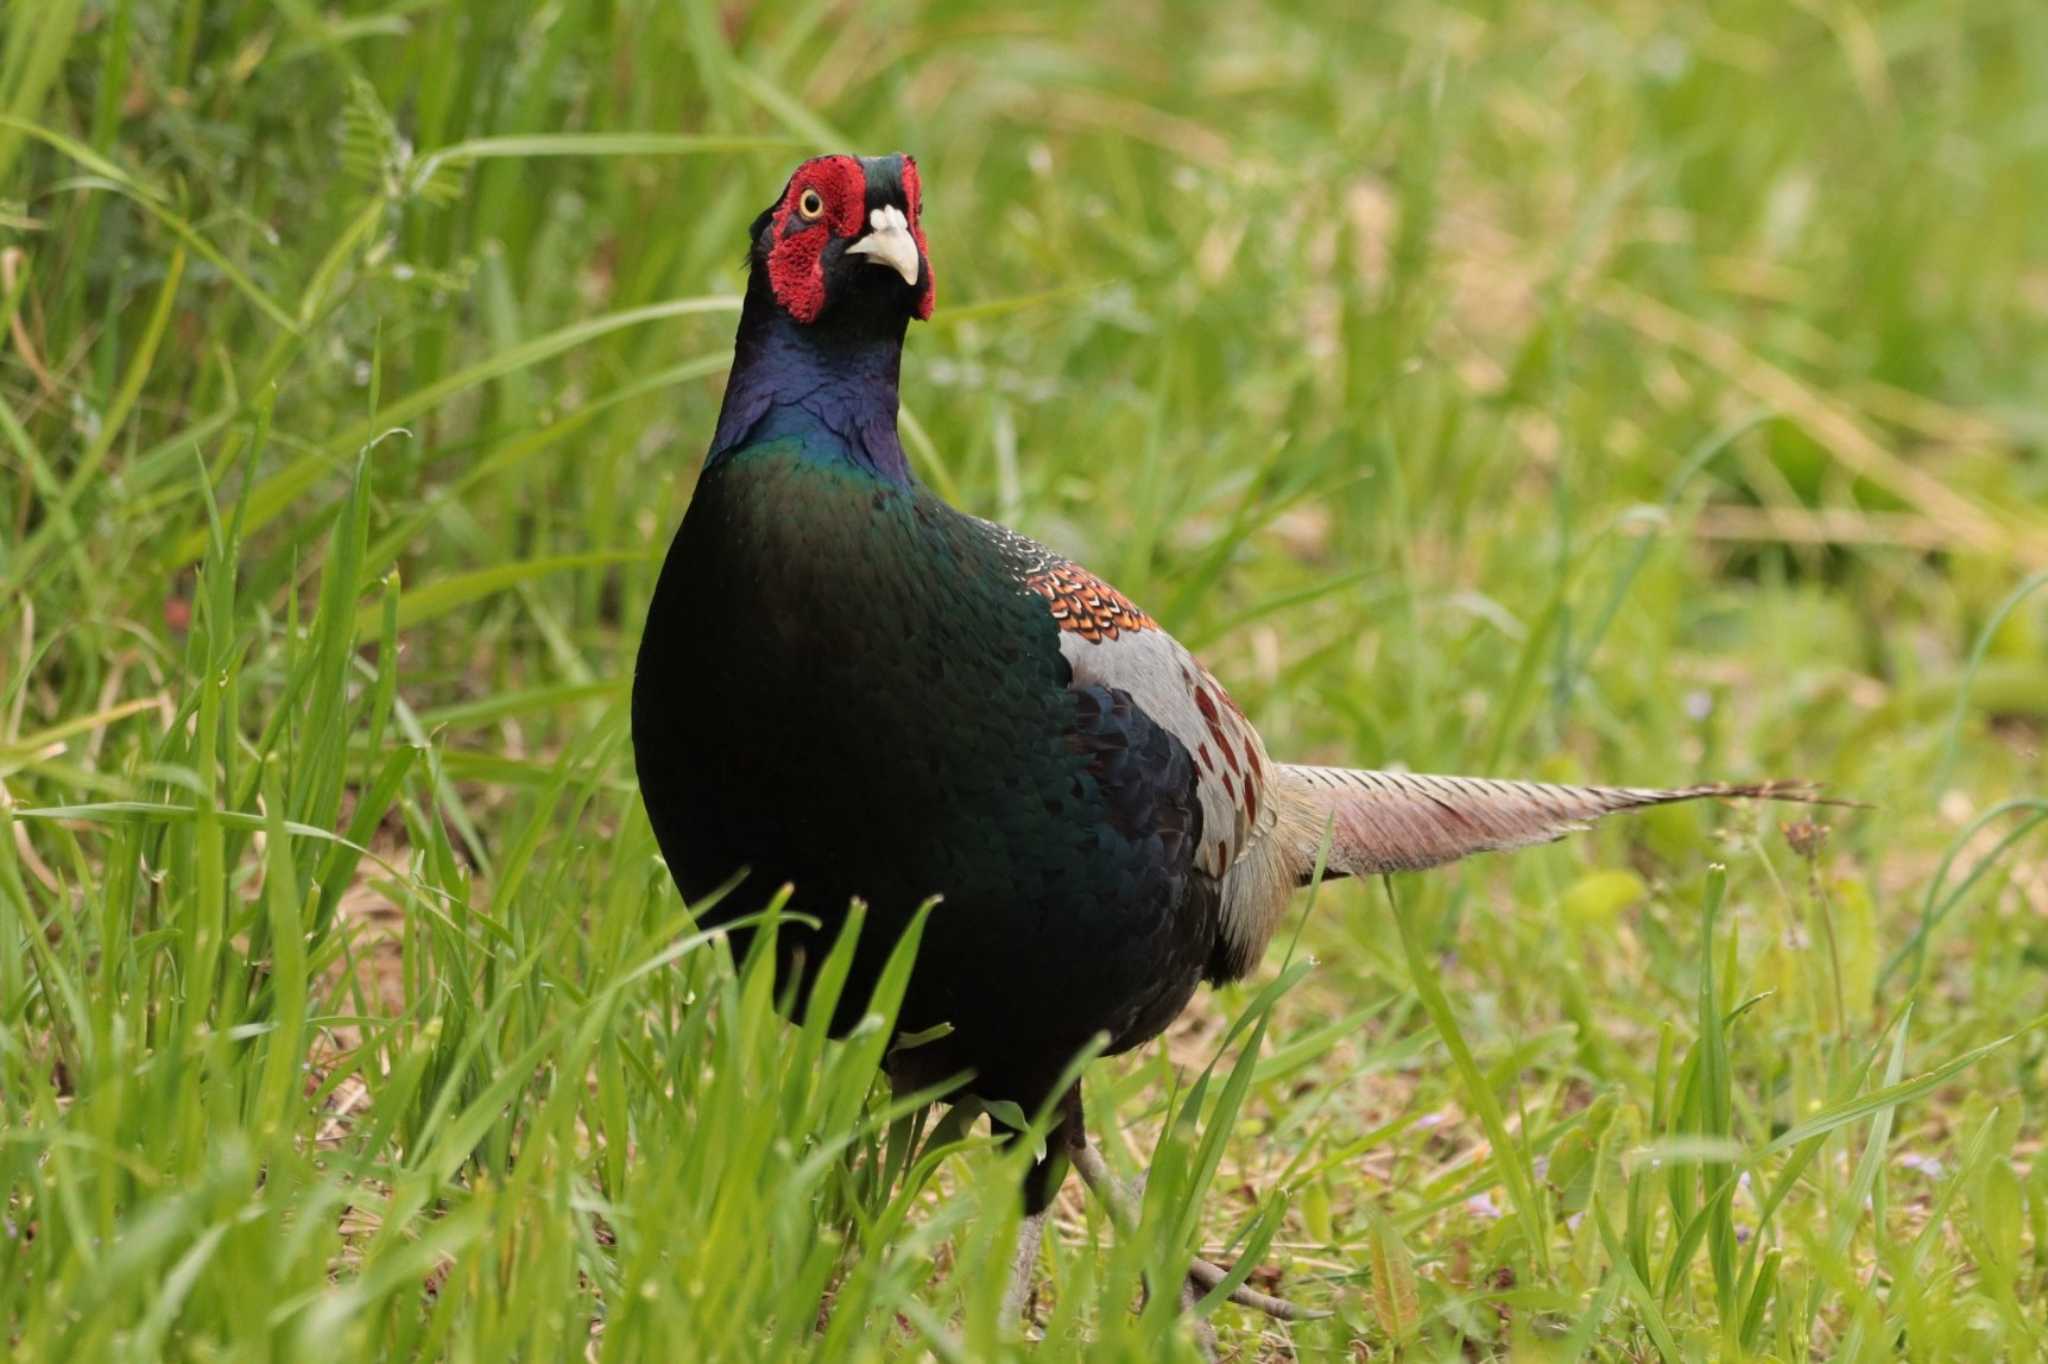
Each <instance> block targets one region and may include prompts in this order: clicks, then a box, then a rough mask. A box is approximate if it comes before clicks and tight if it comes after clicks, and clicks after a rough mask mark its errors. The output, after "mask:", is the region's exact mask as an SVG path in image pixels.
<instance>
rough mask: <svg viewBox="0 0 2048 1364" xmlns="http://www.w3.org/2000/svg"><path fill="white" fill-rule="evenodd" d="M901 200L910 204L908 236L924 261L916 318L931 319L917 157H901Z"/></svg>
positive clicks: (929, 269) (928, 254)
mask: <svg viewBox="0 0 2048 1364" xmlns="http://www.w3.org/2000/svg"><path fill="white" fill-rule="evenodd" d="M903 201H904V202H905V203H907V204H909V205H910V238H911V240H912V241H914V242H916V243H917V256H918V259H919V260H921V261H923V262H924V288H922V289H920V290H919V291H918V294H917V320H918V321H920V322H929V321H931V320H932V253H931V252H930V251H929V250H928V249H926V247H925V244H924V226H923V222H922V220H923V218H924V185H923V183H922V182H921V181H919V179H918V178H917V158H916V157H914V156H905V157H904V158H903Z"/></svg>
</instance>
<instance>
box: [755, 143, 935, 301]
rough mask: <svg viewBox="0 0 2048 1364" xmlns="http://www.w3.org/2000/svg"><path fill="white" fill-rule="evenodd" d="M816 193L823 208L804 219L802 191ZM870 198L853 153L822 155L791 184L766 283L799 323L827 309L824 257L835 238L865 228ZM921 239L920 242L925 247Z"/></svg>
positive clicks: (778, 218) (778, 214)
mask: <svg viewBox="0 0 2048 1364" xmlns="http://www.w3.org/2000/svg"><path fill="white" fill-rule="evenodd" d="M807 190H814V191H816V192H817V195H818V200H819V202H820V205H821V212H820V213H819V215H818V216H817V217H816V218H815V219H811V220H806V219H805V217H804V214H803V203H804V193H805V191H807ZM867 196H868V187H867V176H866V175H864V174H863V173H862V172H861V168H860V162H859V161H857V160H856V159H854V158H853V157H851V156H821V157H819V158H818V159H817V160H815V161H806V162H804V164H803V165H801V166H798V167H797V170H796V174H795V175H792V176H790V177H789V188H788V189H787V190H785V191H784V192H783V195H782V202H781V203H780V204H779V205H777V206H776V209H775V217H774V218H773V220H772V221H773V224H774V226H773V228H772V229H771V230H772V231H773V233H774V241H775V244H774V245H773V246H772V247H770V248H769V251H768V282H769V284H770V285H772V286H773V287H774V289H775V297H776V299H777V300H778V301H779V302H780V303H781V304H782V306H783V307H784V308H785V309H787V310H788V311H789V315H790V316H791V317H793V318H795V319H796V320H797V321H799V322H815V321H817V320H818V314H819V313H820V312H821V311H823V310H824V307H825V270H824V266H823V265H822V264H821V258H822V257H823V256H824V254H825V244H826V243H827V242H829V241H831V240H832V238H834V237H851V236H854V235H855V234H856V233H858V232H859V231H860V230H861V223H862V215H863V214H864V213H865V211H866V204H867ZM922 244H923V243H922V239H920V241H919V245H920V246H922Z"/></svg>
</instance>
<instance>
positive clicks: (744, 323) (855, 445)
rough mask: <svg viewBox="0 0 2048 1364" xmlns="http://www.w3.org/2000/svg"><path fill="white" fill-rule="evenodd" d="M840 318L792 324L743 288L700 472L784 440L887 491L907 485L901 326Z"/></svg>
mask: <svg viewBox="0 0 2048 1364" xmlns="http://www.w3.org/2000/svg"><path fill="white" fill-rule="evenodd" d="M841 312H842V313H843V315H840V316H835V315H834V312H833V311H832V310H829V309H828V310H827V312H826V313H825V315H824V316H822V317H820V318H819V319H818V320H817V321H816V322H813V323H809V324H805V323H800V322H797V321H796V320H795V319H793V318H791V317H790V316H789V315H788V314H787V313H785V312H784V311H783V310H782V308H781V307H780V305H778V304H777V303H776V302H775V298H774V295H773V294H772V292H770V290H769V289H768V288H767V287H766V286H765V285H762V284H760V283H759V282H755V283H754V284H751V285H750V286H749V288H748V290H747V298H746V302H745V304H744V305H743V306H742V308H741V311H740V326H739V332H738V335H737V336H736V337H735V338H734V342H733V362H732V375H731V377H730V378H729V379H728V380H727V381H726V386H725V404H724V406H723V407H722V408H721V409H720V410H719V414H718V430H717V433H716V435H714V436H713V437H712V441H711V451H710V453H709V455H708V456H707V457H706V467H709V466H711V465H715V464H717V463H719V462H720V461H721V460H723V459H725V458H726V457H728V456H729V455H731V454H732V453H733V452H735V451H737V450H739V449H742V448H744V447H746V446H749V445H759V444H763V443H765V442H767V441H771V440H782V439H793V440H794V441H795V442H796V444H797V445H798V447H799V448H800V449H801V450H802V451H803V452H804V453H805V454H806V455H808V456H809V457H811V458H814V459H818V460H821V461H825V462H843V463H848V464H851V465H853V466H855V467H857V468H860V469H864V470H866V471H867V472H868V473H870V474H872V475H874V476H875V477H876V478H878V479H880V480H882V481H884V482H887V483H894V484H904V485H907V484H909V483H910V482H911V477H910V462H909V460H908V459H906V458H905V457H904V453H903V442H902V441H901V439H899V438H898V436H897V434H896V403H897V399H896V385H897V379H898V375H899V373H900V371H901V369H902V366H903V333H904V329H905V326H906V325H907V321H908V319H907V318H904V317H900V316H899V317H896V318H894V319H889V318H884V317H877V316H874V315H873V314H870V313H867V312H865V311H864V310H859V309H851V308H849V309H843V310H841Z"/></svg>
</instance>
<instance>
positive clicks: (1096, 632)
mask: <svg viewBox="0 0 2048 1364" xmlns="http://www.w3.org/2000/svg"><path fill="white" fill-rule="evenodd" d="M926 273H927V274H929V273H930V272H929V271H927V272H926ZM1024 586H1025V587H1027V588H1029V589H1030V590H1031V591H1033V592H1036V593H1037V594H1038V595H1039V596H1041V597H1043V598H1045V599H1046V600H1047V601H1048V602H1050V603H1052V618H1053V619H1054V620H1056V621H1058V622H1059V626H1060V629H1062V630H1071V631H1073V632H1074V633H1075V634H1077V635H1079V636H1081V638H1083V639H1085V640H1087V641H1088V642H1089V643H1090V644H1097V643H1100V642H1101V641H1103V640H1105V639H1115V638H1116V637H1117V636H1118V635H1121V634H1124V633H1126V632H1134V631H1138V630H1151V629H1156V628H1157V622H1156V621H1154V620H1153V619H1152V617H1150V616H1148V615H1146V614H1145V613H1144V612H1143V611H1140V610H1139V609H1138V608H1137V607H1136V606H1133V605H1132V604H1131V599H1130V598H1129V597H1126V596H1125V595H1124V594H1123V593H1121V592H1119V591H1117V590H1116V589H1115V588H1113V587H1111V586H1110V585H1109V584H1108V583H1106V582H1104V581H1102V579H1100V578H1098V577H1096V576H1095V575H1094V574H1093V573H1090V572H1089V571H1088V570H1087V569H1085V568H1082V567H1081V566H1080V565H1078V564H1068V563H1059V564H1054V565H1053V566H1052V567H1051V568H1048V569H1046V570H1045V571H1044V572H1042V573H1034V574H1032V575H1031V576H1030V577H1028V578H1026V579H1025V580H1024Z"/></svg>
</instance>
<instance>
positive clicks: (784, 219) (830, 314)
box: [751, 154, 932, 331]
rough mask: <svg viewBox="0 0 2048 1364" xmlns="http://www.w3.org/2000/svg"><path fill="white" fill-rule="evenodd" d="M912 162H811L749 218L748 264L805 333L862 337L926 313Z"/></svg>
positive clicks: (926, 276)
mask: <svg viewBox="0 0 2048 1364" xmlns="http://www.w3.org/2000/svg"><path fill="white" fill-rule="evenodd" d="M921 200H922V195H921V193H920V187H919V184H918V179H917V162H916V161H914V160H912V159H911V158H910V157H908V156H904V155H901V154H897V155H894V156H820V157H815V158H813V159H812V160H809V161H806V162H804V163H803V164H802V165H801V166H798V167H797V168H796V171H795V172H794V173H793V174H792V175H791V176H790V177H789V183H788V184H787V185H785V186H783V189H782V194H781V196H780V197H778V198H777V199H776V201H775V203H774V204H773V205H772V206H770V207H769V208H768V209H767V210H766V211H765V212H763V213H762V214H761V216H760V217H759V218H757V219H755V220H754V227H753V233H752V241H753V247H752V251H751V262H752V264H753V266H754V273H755V278H756V279H765V281H766V283H767V285H768V288H769V290H770V291H771V293H772V294H773V296H774V299H775V302H776V305H777V306H778V307H780V308H781V309H782V311H783V312H784V313H786V314H788V315H789V316H790V317H791V318H792V319H794V320H795V321H797V322H800V323H802V324H804V325H805V326H813V325H817V326H825V327H830V328H833V329H835V330H837V329H845V330H850V331H860V330H866V329H869V328H873V327H883V328H886V327H889V326H891V325H895V326H900V325H901V324H902V323H903V322H904V321H905V320H906V319H908V318H911V317H915V318H918V319H920V320H922V319H925V318H928V317H930V316H931V315H932V268H931V263H930V261H929V260H927V259H926V255H925V244H924V229H923V228H922V227H921V226H920V225H919V223H918V217H919V215H920V213H921V212H922V210H923V207H924V205H923V203H922V202H921Z"/></svg>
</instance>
